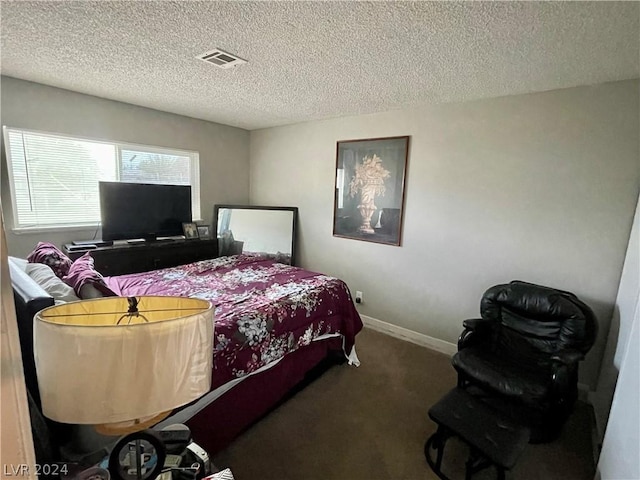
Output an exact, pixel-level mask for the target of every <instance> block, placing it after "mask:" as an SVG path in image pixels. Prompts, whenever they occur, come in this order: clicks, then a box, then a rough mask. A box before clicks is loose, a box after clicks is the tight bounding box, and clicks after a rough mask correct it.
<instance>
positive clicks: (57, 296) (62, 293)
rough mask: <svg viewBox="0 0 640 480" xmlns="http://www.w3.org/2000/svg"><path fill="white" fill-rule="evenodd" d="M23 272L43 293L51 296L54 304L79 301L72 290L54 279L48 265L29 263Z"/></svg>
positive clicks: (56, 278)
mask: <svg viewBox="0 0 640 480" xmlns="http://www.w3.org/2000/svg"><path fill="white" fill-rule="evenodd" d="M25 272H27V275H29V276H30V277H31V278H32V279H33V280H35V282H36V283H37V284H38V285H40V286H41V287H42V289H43V290H44V291H45V292H47V293H48V294H49V295H51V296H52V297H53V298H54V300H55V301H56V303H63V302H77V301H78V300H80V299H79V298H78V297H77V296H76V294H75V293H74V292H73V288H71V287H70V286H69V285H67V284H66V283H64V282H63V281H62V280H61V279H59V278H58V277H56V274H55V273H53V270H51V267H49V266H48V265H45V264H44V263H29V264H27V266H26V267H25Z"/></svg>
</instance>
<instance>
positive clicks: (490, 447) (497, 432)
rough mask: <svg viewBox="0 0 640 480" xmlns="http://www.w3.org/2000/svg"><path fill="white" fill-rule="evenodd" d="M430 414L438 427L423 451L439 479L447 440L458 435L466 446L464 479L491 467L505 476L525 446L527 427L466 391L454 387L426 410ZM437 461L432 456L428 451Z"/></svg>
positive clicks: (501, 477)
mask: <svg viewBox="0 0 640 480" xmlns="http://www.w3.org/2000/svg"><path fill="white" fill-rule="evenodd" d="M429 417H430V418H431V419H432V420H433V421H434V422H436V423H437V424H438V430H437V432H436V433H434V434H433V435H432V436H431V437H429V439H428V440H427V442H426V443H425V445H424V454H425V457H426V459H427V463H428V464H429V466H430V467H431V468H432V470H433V471H434V472H435V473H436V474H437V475H438V476H439V477H440V478H442V479H444V480H448V478H447V477H446V476H445V475H444V474H443V473H442V471H441V467H442V457H443V455H444V448H445V445H446V442H447V440H448V439H449V438H450V437H451V436H454V435H455V436H457V437H459V438H460V439H462V440H463V441H464V442H465V443H466V444H467V445H468V446H469V459H468V460H467V462H466V464H465V465H466V470H465V471H466V474H465V480H469V479H470V478H471V477H472V476H473V475H474V474H475V473H477V472H479V471H480V470H484V469H485V468H488V467H490V466H492V465H493V466H495V467H496V470H497V478H498V479H500V480H503V479H504V478H505V470H509V469H511V468H512V467H513V466H514V465H515V463H516V460H517V459H518V457H519V456H520V454H521V453H522V452H523V451H524V448H525V446H526V445H527V443H529V430H528V429H527V428H526V427H524V426H522V425H519V424H517V423H515V422H514V421H513V420H511V419H510V418H507V417H506V416H505V415H502V414H501V413H500V412H498V411H496V410H493V409H492V408H491V407H489V406H487V405H486V404H484V403H483V402H482V401H480V400H478V399H476V398H474V397H473V396H471V395H470V394H469V393H467V392H466V391H465V390H462V389H460V388H454V389H453V390H451V391H450V392H449V393H447V394H446V395H445V396H444V397H442V399H440V401H438V403H436V404H435V405H434V406H433V407H431V408H430V409H429ZM432 450H433V451H434V452H435V454H436V460H435V461H434V460H433V458H432V457H431V451H432Z"/></svg>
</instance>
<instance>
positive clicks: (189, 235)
mask: <svg viewBox="0 0 640 480" xmlns="http://www.w3.org/2000/svg"><path fill="white" fill-rule="evenodd" d="M182 231H183V233H184V238H186V239H187V240H194V239H198V238H200V236H199V235H198V226H197V225H196V224H195V222H186V223H183V224H182Z"/></svg>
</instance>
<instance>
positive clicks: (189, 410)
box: [10, 254, 362, 453]
mask: <svg viewBox="0 0 640 480" xmlns="http://www.w3.org/2000/svg"><path fill="white" fill-rule="evenodd" d="M10 263H11V262H10ZM17 270H20V268H19V267H17V266H15V265H11V274H12V283H13V286H14V292H15V296H16V307H17V312H18V317H19V327H20V329H21V332H20V335H21V342H22V344H23V357H24V364H25V376H26V381H27V386H28V388H29V390H30V391H32V390H33V389H34V388H35V393H34V394H33V396H34V398H35V402H36V403H38V398H37V382H36V380H35V370H34V368H33V361H32V358H33V352H32V346H31V345H30V342H31V340H30V339H31V331H30V329H31V319H32V317H33V314H34V313H35V311H37V310H39V309H41V308H43V307H45V306H47V305H50V304H52V303H53V301H52V300H51V298H50V297H49V296H48V295H47V294H46V293H44V292H43V291H42V289H41V288H39V286H38V285H37V284H36V283H35V282H34V281H33V280H32V279H31V277H29V276H28V275H26V274H24V272H19V271H17ZM104 283H105V284H106V286H108V287H109V289H110V290H112V291H113V292H114V293H115V294H117V295H120V296H138V295H179V296H192V297H198V298H204V299H207V300H209V301H211V302H212V303H213V304H214V305H215V307H216V314H215V329H214V330H215V333H214V336H215V339H214V350H215V352H214V371H213V376H212V388H211V391H210V392H209V393H208V394H207V395H204V396H203V397H201V398H200V399H199V400H197V401H196V402H194V403H192V404H189V405H186V406H184V407H182V408H181V409H179V410H177V411H175V412H174V413H173V414H172V415H171V416H170V417H169V418H167V419H166V420H164V421H163V422H162V423H161V424H160V425H159V426H163V425H167V424H171V423H186V424H187V425H189V427H190V428H191V430H192V432H193V435H194V439H196V441H197V442H198V443H199V444H200V445H201V446H203V447H204V448H205V449H207V450H208V451H209V452H210V453H215V452H217V451H219V450H220V449H222V448H224V447H225V446H226V445H228V444H229V443H230V442H231V441H232V440H233V439H234V438H235V437H237V436H238V435H239V434H240V433H241V432H242V431H243V430H245V429H246V428H247V427H248V426H250V425H251V424H252V423H254V422H255V421H256V420H258V419H259V418H261V417H262V416H264V415H265V414H266V413H267V412H269V411H270V410H271V409H273V408H274V407H275V406H277V405H278V404H279V403H280V402H282V401H283V400H284V399H286V398H287V396H288V395H290V394H291V392H292V391H295V389H296V388H299V386H300V385H301V384H304V383H305V381H308V380H309V378H312V377H314V376H316V375H317V374H318V372H319V371H322V370H323V369H324V368H326V366H327V365H331V364H334V363H336V362H344V361H345V360H347V361H348V363H350V364H358V363H359V362H358V359H357V356H356V354H355V348H354V343H355V336H356V334H357V333H358V332H359V331H360V330H361V328H362V322H361V320H360V317H359V315H358V313H357V311H356V310H355V307H354V305H353V302H352V299H351V296H350V293H349V290H348V288H347V286H346V285H345V284H344V282H342V281H341V280H339V279H336V278H333V277H330V276H326V275H322V274H318V273H314V272H310V271H308V270H304V269H302V268H298V267H294V266H291V265H285V264H281V263H277V262H275V261H274V260H272V259H268V258H265V257H263V256H260V255H251V254H242V255H232V256H228V257H219V258H215V259H211V260H203V261H199V262H195V263H190V264H187V265H182V266H177V267H172V268H165V269H161V270H155V271H151V272H144V273H135V274H129V275H121V276H115V277H105V278H104ZM167 354H168V355H170V353H169V352H168V353H167Z"/></svg>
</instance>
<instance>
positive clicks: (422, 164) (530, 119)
mask: <svg viewBox="0 0 640 480" xmlns="http://www.w3.org/2000/svg"><path fill="white" fill-rule="evenodd" d="M638 86H639V84H638V81H625V82H616V83H611V84H604V85H599V86H594V87H581V88H572V89H566V90H557V91H551V92H545V93H538V94H531V95H518V96H511V97H504V98H498V99H490V100H482V101H477V102H466V103H460V104H447V105H439V106H432V107H422V108H411V109H409V108H408V109H404V110H397V111H392V112H386V113H380V114H374V115H363V116H356V117H345V118H340V119H332V120H326V121H316V122H308V123H302V124H296V125H291V126H285V127H278V128H271V129H264V130H258V131H253V132H251V152H250V155H251V195H250V198H251V202H252V203H253V204H269V205H290V206H297V207H299V209H300V211H299V220H300V221H299V224H298V225H299V230H298V232H299V233H298V234H299V245H300V251H299V253H300V256H299V259H300V262H301V264H302V265H303V266H305V267H307V268H310V269H312V270H316V271H322V272H325V273H328V274H332V275H336V276H339V277H341V278H343V279H344V280H345V281H346V282H347V283H348V285H349V287H350V288H351V289H352V290H361V291H363V292H364V295H365V303H364V304H363V305H362V306H360V307H359V308H360V311H361V312H362V313H364V314H365V315H369V316H371V317H375V318H378V319H381V320H384V321H387V322H390V323H393V324H395V325H398V326H401V327H404V328H407V329H410V330H413V331H415V332H419V333H422V334H426V335H429V336H432V337H435V338H439V339H443V340H446V341H449V342H452V343H453V342H455V341H456V339H457V336H458V335H459V333H460V331H461V325H462V323H461V322H462V320H463V319H465V318H469V317H475V316H477V315H478V314H479V300H480V297H481V296H482V293H483V292H484V290H485V289H486V288H488V287H489V286H491V285H494V284H497V283H502V282H508V281H510V280H513V279H521V280H526V281H530V282H534V283H540V284H545V285H549V286H555V287H559V288H562V289H566V290H570V291H573V292H575V293H576V294H577V295H578V296H579V297H581V298H582V299H583V300H584V301H586V302H587V303H588V304H590V305H591V306H592V307H593V308H594V310H595V312H596V314H597V315H598V317H599V319H600V325H601V328H600V336H599V339H598V342H597V344H596V347H595V348H594V349H593V350H592V352H591V353H590V354H589V356H588V358H587V360H586V362H585V365H583V367H582V371H581V381H582V382H583V383H587V384H590V385H591V386H593V385H594V384H595V381H596V379H597V373H598V367H599V364H600V359H601V356H602V350H603V347H604V340H603V339H604V338H606V334H607V331H608V324H609V320H610V318H611V314H612V309H613V305H614V301H615V298H616V292H617V286H618V281H619V278H620V272H621V268H622V263H623V259H624V254H625V247H626V244H627V241H628V238H629V231H630V228H631V223H632V217H633V211H634V207H635V202H636V199H637V198H638V191H639V184H640V181H639V171H638V170H639V169H638V158H639V150H640V147H639V138H638V130H639V127H640V122H639V118H638V116H639V113H638V112H639V99H638ZM396 135H411V141H410V151H409V167H408V176H407V183H406V202H405V213H404V229H403V230H404V231H403V245H402V246H401V247H393V246H386V245H379V244H374V243H367V242H361V241H357V240H348V239H342V238H336V237H333V236H332V218H333V195H334V185H335V178H334V176H335V152H336V141H338V140H348V139H357V138H375V137H388V136H396Z"/></svg>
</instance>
